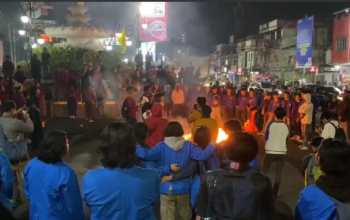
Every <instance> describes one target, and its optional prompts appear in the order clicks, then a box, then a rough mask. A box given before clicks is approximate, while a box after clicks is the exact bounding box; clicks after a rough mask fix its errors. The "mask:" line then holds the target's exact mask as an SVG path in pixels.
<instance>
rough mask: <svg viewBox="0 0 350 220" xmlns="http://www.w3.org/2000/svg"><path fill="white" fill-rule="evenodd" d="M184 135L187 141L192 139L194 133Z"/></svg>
mask: <svg viewBox="0 0 350 220" xmlns="http://www.w3.org/2000/svg"><path fill="white" fill-rule="evenodd" d="M183 137H184V139H185V140H186V141H189V140H191V139H192V134H185V135H184V136H183Z"/></svg>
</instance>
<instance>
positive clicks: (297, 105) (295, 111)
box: [292, 100, 303, 117]
mask: <svg viewBox="0 0 350 220" xmlns="http://www.w3.org/2000/svg"><path fill="white" fill-rule="evenodd" d="M302 104H303V101H301V100H300V102H296V101H294V102H293V113H292V116H293V117H298V116H299V112H298V111H299V108H300V106H301V105H302Z"/></svg>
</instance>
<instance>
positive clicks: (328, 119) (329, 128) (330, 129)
mask: <svg viewBox="0 0 350 220" xmlns="http://www.w3.org/2000/svg"><path fill="white" fill-rule="evenodd" d="M321 120H322V122H323V123H324V128H323V130H322V133H321V132H320V131H319V132H320V133H321V137H323V138H324V139H328V138H334V137H335V133H336V128H338V127H340V124H339V122H338V121H337V120H334V119H333V118H332V113H330V112H328V111H326V112H323V113H322V114H321Z"/></svg>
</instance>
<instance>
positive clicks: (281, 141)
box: [261, 107, 290, 197]
mask: <svg viewBox="0 0 350 220" xmlns="http://www.w3.org/2000/svg"><path fill="white" fill-rule="evenodd" d="M274 115H275V119H274V120H273V121H271V122H270V123H269V124H268V125H267V129H266V133H265V141H266V144H265V149H266V153H265V156H264V162H263V165H262V170H261V171H262V172H263V173H265V174H267V172H268V170H269V169H270V166H271V165H272V164H273V163H275V164H276V167H275V177H274V178H275V179H274V183H273V195H274V196H275V197H277V196H278V189H279V186H280V182H281V177H282V170H283V166H284V161H285V160H286V154H287V140H288V138H289V135H290V127H289V126H288V125H287V124H286V123H285V122H284V120H283V119H284V117H286V110H285V109H284V108H283V107H278V108H276V109H275V112H274Z"/></svg>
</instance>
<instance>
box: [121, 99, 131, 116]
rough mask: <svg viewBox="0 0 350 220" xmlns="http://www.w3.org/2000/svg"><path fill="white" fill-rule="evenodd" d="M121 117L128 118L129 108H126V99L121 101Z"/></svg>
mask: <svg viewBox="0 0 350 220" xmlns="http://www.w3.org/2000/svg"><path fill="white" fill-rule="evenodd" d="M120 112H121V114H122V116H123V118H129V117H130V116H129V108H128V103H127V101H126V99H124V102H123V105H122V108H121V110H120Z"/></svg>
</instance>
